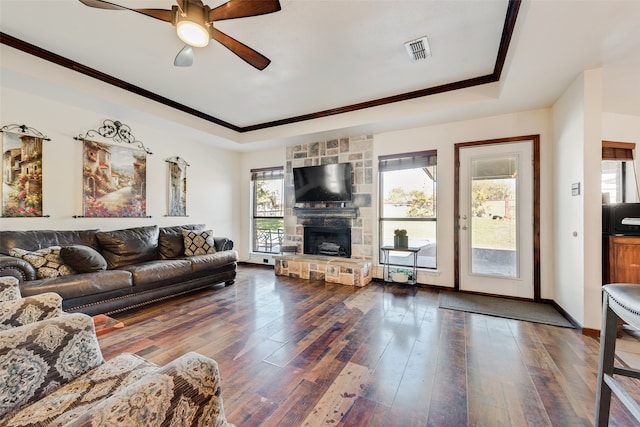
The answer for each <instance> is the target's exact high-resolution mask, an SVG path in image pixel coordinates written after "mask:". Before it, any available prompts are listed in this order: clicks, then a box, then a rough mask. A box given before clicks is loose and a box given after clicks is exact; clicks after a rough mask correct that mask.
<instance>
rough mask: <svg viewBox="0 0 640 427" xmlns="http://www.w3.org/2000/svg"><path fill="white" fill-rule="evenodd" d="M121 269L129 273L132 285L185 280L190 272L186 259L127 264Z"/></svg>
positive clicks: (189, 265)
mask: <svg viewBox="0 0 640 427" xmlns="http://www.w3.org/2000/svg"><path fill="white" fill-rule="evenodd" d="M121 269H122V270H126V271H128V272H130V273H131V276H132V278H133V286H142V285H146V284H148V283H156V282H157V283H158V284H159V285H162V284H166V283H176V282H180V281H183V280H186V279H187V276H188V275H189V274H191V263H190V262H189V261H187V260H179V259H167V260H156V261H148V262H144V263H141V264H136V265H127V266H125V267H121Z"/></svg>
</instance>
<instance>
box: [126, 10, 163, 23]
mask: <svg viewBox="0 0 640 427" xmlns="http://www.w3.org/2000/svg"><path fill="white" fill-rule="evenodd" d="M129 10H132V11H134V12H138V13H141V14H143V15H147V16H150V17H152V18H156V19H159V20H161V21H164V22H171V21H172V19H173V11H171V10H167V9H129Z"/></svg>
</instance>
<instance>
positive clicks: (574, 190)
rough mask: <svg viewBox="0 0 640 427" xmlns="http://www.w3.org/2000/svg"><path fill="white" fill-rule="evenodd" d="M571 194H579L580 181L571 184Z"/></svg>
mask: <svg viewBox="0 0 640 427" xmlns="http://www.w3.org/2000/svg"><path fill="white" fill-rule="evenodd" d="M571 195H572V196H579V195H580V183H579V182H574V183H573V184H571Z"/></svg>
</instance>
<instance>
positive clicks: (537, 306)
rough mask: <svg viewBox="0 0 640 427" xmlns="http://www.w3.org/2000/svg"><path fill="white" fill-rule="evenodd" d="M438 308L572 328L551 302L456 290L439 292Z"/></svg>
mask: <svg viewBox="0 0 640 427" xmlns="http://www.w3.org/2000/svg"><path fill="white" fill-rule="evenodd" d="M440 308H446V309H449V310H457V311H466V312H469V313H477V314H486V315H488V316H495V317H504V318H507V319H515V320H524V321H526V322H534V323H544V324H546V325H553V326H561V327H563V328H573V327H574V326H573V325H572V324H571V322H569V321H568V320H567V319H565V318H564V316H562V314H560V313H559V312H558V310H556V309H555V308H554V307H553V306H552V305H551V304H545V303H538V302H529V301H520V300H514V299H509V298H498V297H490V296H486V295H475V294H465V293H458V292H440Z"/></svg>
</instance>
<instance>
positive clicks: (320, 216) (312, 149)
mask: <svg viewBox="0 0 640 427" xmlns="http://www.w3.org/2000/svg"><path fill="white" fill-rule="evenodd" d="M332 163H351V165H352V184H353V187H352V194H353V197H352V200H351V201H350V202H346V203H341V204H339V205H337V204H335V203H333V204H332V203H322V202H316V203H296V201H295V195H294V194H295V191H294V187H293V172H292V170H293V168H296V167H301V166H316V165H324V164H332ZM373 191H374V188H373V138H372V137H371V136H370V135H366V136H360V137H351V138H342V139H339V140H338V139H336V140H330V141H319V142H313V143H309V144H300V145H293V146H289V147H287V162H286V168H285V214H284V223H285V236H284V242H285V243H284V244H285V245H288V246H289V245H295V246H297V247H298V253H304V254H318V255H320V253H319V252H317V251H318V249H317V248H312V247H311V246H314V247H315V246H317V245H318V242H312V243H309V242H308V239H309V236H308V231H307V229H308V228H309V229H313V228H317V227H320V228H326V229H338V228H340V229H343V231H342V233H343V234H345V235H346V236H343V237H340V240H335V241H333V239H336V237H335V236H330V239H328V240H329V241H328V242H325V245H324V247H323V249H322V252H323V253H322V255H328V256H336V257H338V256H339V257H341V258H349V257H350V258H353V259H356V260H368V261H371V260H372V259H373V252H374V251H373V233H374V209H373V206H372V198H373ZM320 235H321V237H324V238H326V237H327V232H326V231H324V232H320ZM315 238H316V237H312V239H315ZM320 243H322V242H320ZM327 243H328V244H327ZM335 245H338V248H336V246H335ZM341 247H342V248H341ZM336 251H337V252H338V253H337V254H336ZM328 252H332V253H331V254H330V253H328Z"/></svg>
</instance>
